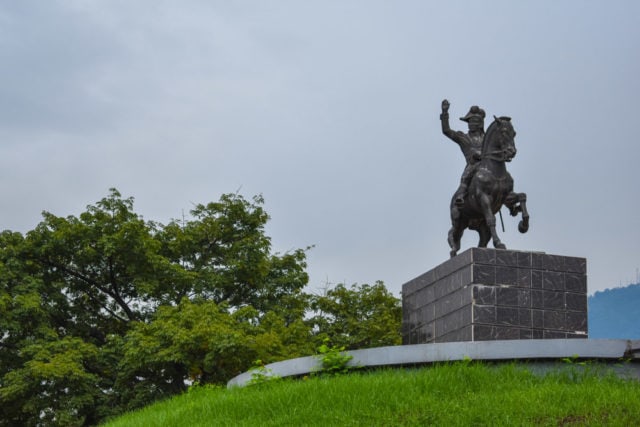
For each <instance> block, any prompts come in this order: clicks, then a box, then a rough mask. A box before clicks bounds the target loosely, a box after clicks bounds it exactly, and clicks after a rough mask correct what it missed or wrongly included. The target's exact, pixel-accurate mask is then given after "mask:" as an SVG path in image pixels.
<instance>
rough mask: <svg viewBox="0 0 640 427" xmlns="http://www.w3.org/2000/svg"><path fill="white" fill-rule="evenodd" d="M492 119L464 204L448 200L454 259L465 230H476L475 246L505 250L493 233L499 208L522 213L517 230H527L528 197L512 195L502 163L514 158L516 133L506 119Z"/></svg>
mask: <svg viewBox="0 0 640 427" xmlns="http://www.w3.org/2000/svg"><path fill="white" fill-rule="evenodd" d="M493 117H494V121H493V123H491V125H490V126H489V128H488V129H487V132H486V133H485V136H484V139H483V143H482V144H483V145H482V154H481V158H480V161H479V162H478V164H477V165H476V168H475V171H474V174H473V176H472V178H471V181H470V183H469V188H468V191H467V193H466V195H465V197H464V203H463V204H462V205H461V206H460V205H459V204H456V202H455V197H456V196H455V195H454V197H453V198H452V199H451V229H450V230H449V238H448V240H449V246H450V247H451V252H450V255H451V257H454V256H455V255H456V254H457V253H458V250H460V239H461V238H462V234H463V233H464V230H465V228H469V229H470V230H476V231H477V232H478V234H479V235H480V242H479V243H478V247H481V248H486V247H487V244H488V243H489V240H491V239H493V245H494V247H496V248H497V249H506V246H505V245H504V244H503V243H502V242H501V240H500V238H499V237H498V233H497V232H496V218H495V214H496V212H498V211H499V210H500V208H501V207H502V205H504V206H506V207H507V208H508V209H509V213H510V214H511V215H512V216H516V215H517V214H518V212H522V220H521V221H520V223H519V224H518V230H519V231H520V232H521V233H526V232H527V230H528V229H529V213H528V212H527V203H526V202H527V195H526V194H525V193H514V191H513V178H511V175H510V174H509V172H507V168H506V165H505V163H506V162H510V161H511V159H513V157H514V156H515V155H516V147H515V142H514V138H515V136H516V132H515V130H514V129H513V125H512V124H511V118H509V117H496V116H493Z"/></svg>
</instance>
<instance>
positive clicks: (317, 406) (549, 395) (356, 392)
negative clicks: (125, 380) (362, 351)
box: [107, 362, 640, 427]
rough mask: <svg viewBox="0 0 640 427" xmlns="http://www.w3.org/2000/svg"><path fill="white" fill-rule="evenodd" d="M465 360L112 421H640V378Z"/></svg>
mask: <svg viewBox="0 0 640 427" xmlns="http://www.w3.org/2000/svg"><path fill="white" fill-rule="evenodd" d="M569 368H570V369H568V370H564V371H562V372H560V371H558V372H556V373H552V374H547V375H544V376H540V375H534V374H532V373H531V372H530V371H529V370H527V369H526V367H522V366H521V365H515V364H514V365H502V366H499V367H492V366H488V365H484V364H477V363H469V362H460V363H455V364H443V365H435V366H431V367H428V368H421V369H409V370H405V369H396V370H391V369H389V370H383V371H371V372H359V373H352V374H349V375H343V376H338V377H325V378H309V379H303V380H281V381H274V382H270V383H266V384H260V385H255V386H250V387H246V388H235V389H231V390H227V389H225V388H213V387H193V388H191V389H190V391H189V392H188V393H186V394H184V395H181V396H177V397H175V398H173V399H170V400H167V401H164V402H160V403H157V404H154V405H151V406H149V407H146V408H144V409H142V410H140V411H137V412H134V413H130V414H126V415H124V416H123V417H120V418H118V419H116V420H114V421H112V422H111V423H109V424H107V425H108V426H110V427H116V426H127V427H129V426H315V425H317V426H401V425H408V426H413V425H415V426H423V425H446V426H450V425H452V426H455V425H464V426H468V425H550V426H556V425H603V424H605V425H614V426H615V425H620V426H630V425H638V423H639V422H640V383H639V382H637V381H632V380H621V379H619V378H616V377H614V376H612V375H604V376H603V375H598V374H596V373H593V372H592V371H593V370H594V369H596V367H595V366H592V367H587V369H583V367H581V366H575V367H573V366H571V367H569Z"/></svg>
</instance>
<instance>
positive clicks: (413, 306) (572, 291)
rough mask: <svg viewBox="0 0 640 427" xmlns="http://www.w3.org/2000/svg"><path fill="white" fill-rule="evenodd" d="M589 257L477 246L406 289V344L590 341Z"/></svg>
mask: <svg viewBox="0 0 640 427" xmlns="http://www.w3.org/2000/svg"><path fill="white" fill-rule="evenodd" d="M586 272H587V260H586V259H585V258H576V257H568V256H559V255H547V254H545V253H541V252H521V251H511V250H499V249H487V248H471V249H469V250H467V251H465V252H463V253H461V254H459V255H457V256H456V257H454V258H451V259H449V260H448V261H446V262H444V263H442V264H440V265H439V266H437V267H436V268H434V269H433V270H430V271H428V272H426V273H425V274H423V275H421V276H419V277H417V278H415V279H413V280H411V281H409V282H407V283H405V284H404V285H403V286H402V334H403V344H423V343H430V342H435V343H440V342H454V341H487V340H509V339H533V338H535V339H539V338H587V275H586Z"/></svg>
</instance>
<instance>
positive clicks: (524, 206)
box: [518, 193, 529, 233]
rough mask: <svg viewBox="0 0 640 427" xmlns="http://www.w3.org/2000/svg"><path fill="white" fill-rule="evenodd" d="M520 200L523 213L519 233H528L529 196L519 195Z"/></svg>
mask: <svg viewBox="0 0 640 427" xmlns="http://www.w3.org/2000/svg"><path fill="white" fill-rule="evenodd" d="M518 200H519V201H520V210H521V211H522V220H520V222H519V223H518V231H519V232H521V233H526V232H527V231H528V230H529V212H528V211H527V195H526V194H525V193H518Z"/></svg>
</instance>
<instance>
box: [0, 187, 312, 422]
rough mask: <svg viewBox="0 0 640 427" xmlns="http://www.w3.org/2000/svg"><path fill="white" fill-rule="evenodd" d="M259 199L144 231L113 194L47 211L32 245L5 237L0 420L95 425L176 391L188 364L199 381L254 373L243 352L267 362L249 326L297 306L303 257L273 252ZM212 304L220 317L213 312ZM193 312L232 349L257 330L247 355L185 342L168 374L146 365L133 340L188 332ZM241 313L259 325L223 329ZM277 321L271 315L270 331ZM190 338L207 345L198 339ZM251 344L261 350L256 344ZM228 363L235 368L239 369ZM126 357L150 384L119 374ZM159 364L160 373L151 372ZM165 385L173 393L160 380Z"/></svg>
mask: <svg viewBox="0 0 640 427" xmlns="http://www.w3.org/2000/svg"><path fill="white" fill-rule="evenodd" d="M262 203H263V201H262V199H261V198H260V197H256V198H254V199H253V201H251V202H250V201H247V200H245V199H244V198H243V197H242V196H239V195H237V194H235V195H223V196H222V197H221V198H220V200H219V201H218V202H215V203H209V204H207V205H197V206H196V207H195V208H194V210H193V211H192V215H193V218H192V219H190V220H188V221H184V222H182V223H181V222H178V221H171V222H170V223H169V224H168V225H166V226H163V225H162V224H159V223H155V222H151V221H144V220H143V218H142V217H141V216H140V215H138V214H137V213H135V212H134V210H133V199H132V198H122V196H121V194H120V193H119V192H118V191H117V190H115V189H111V190H110V192H109V194H108V196H107V197H105V198H103V199H102V200H100V201H99V202H97V203H96V204H94V205H89V206H87V209H86V211H85V212H83V213H81V214H80V215H79V216H77V217H76V216H67V217H59V216H56V215H54V214H52V213H49V212H44V213H43V220H42V222H41V223H40V224H38V226H37V227H36V228H35V229H34V230H32V231H30V232H28V233H27V234H26V236H23V235H21V234H20V233H13V232H10V231H5V232H3V233H1V234H0V314H1V315H2V318H0V362H2V365H1V366H0V387H1V388H2V392H0V408H1V409H0V414H2V415H3V418H2V420H10V421H7V422H8V423H9V424H24V425H30V424H45V425H46V424H60V423H62V424H68V425H74V424H93V423H96V422H98V421H99V420H100V419H102V418H103V417H104V416H105V415H107V414H109V413H113V412H114V411H115V412H117V411H119V410H122V409H123V408H130V407H131V405H132V403H133V404H135V403H136V402H137V403H139V404H143V403H146V402H148V401H150V399H153V398H155V397H158V396H164V395H168V394H170V393H175V392H179V391H181V390H183V389H184V387H185V378H187V377H188V375H190V374H192V370H193V369H194V366H196V365H197V363H196V361H200V362H198V363H200V364H201V365H202V366H201V369H202V374H201V378H200V380H201V381H204V382H209V381H212V382H222V381H223V380H224V379H225V378H227V377H228V376H229V375H232V374H233V373H235V372H237V370H238V369H239V368H238V366H241V365H242V364H240V365H238V363H240V362H242V363H244V364H245V365H246V367H248V366H249V365H250V362H247V360H248V359H247V358H251V354H254V353H255V354H258V353H262V354H267V353H268V351H267V350H260V349H264V348H265V343H266V342H267V341H269V339H266V338H264V337H265V336H266V335H267V331H266V330H265V331H263V332H261V333H259V332H257V331H254V329H255V328H256V327H258V326H260V322H261V319H262V318H263V317H265V316H266V313H268V312H270V310H271V308H278V303H279V301H280V300H286V301H289V303H288V304H290V305H291V306H300V305H301V304H303V302H301V301H303V300H304V298H302V297H301V295H302V294H301V289H302V288H303V287H304V285H305V284H306V282H307V275H306V273H305V271H304V270H305V267H306V264H305V253H304V251H303V250H296V251H294V252H292V253H288V254H284V255H279V254H273V253H271V242H270V239H269V237H267V236H266V235H265V232H264V225H265V224H266V222H267V220H268V215H267V214H266V213H265V212H264V211H263V209H262V207H261V206H260V205H261V204H262ZM185 298H187V299H186V300H185ZM183 301H184V302H183ZM196 303H197V304H196ZM210 303H211V304H215V305H216V307H217V306H218V305H220V307H225V309H224V310H226V311H228V313H227V314H224V313H223V312H220V313H218V314H217V315H216V316H217V317H216V316H213V315H212V314H211V313H213V312H214V311H215V310H214V309H213V308H211V307H210V306H209V305H208V304H210ZM189 304H193V307H192V306H190V305H189ZM254 307H255V308H254ZM172 310H173V311H172ZM198 310H203V311H205V312H206V313H209V318H212V319H213V320H212V322H213V323H212V325H214V326H215V330H216V331H217V332H216V333H217V335H215V336H217V337H221V336H224V337H227V338H225V339H226V340H227V341H229V340H231V339H232V338H233V339H235V337H236V336H237V335H238V334H239V335H238V336H240V337H243V336H245V335H247V331H252V332H251V334H252V335H251V334H249V335H251V340H249V341H247V343H248V344H246V345H249V344H251V345H250V346H249V347H246V348H245V347H242V345H244V344H242V343H243V342H244V341H242V340H240V341H239V342H238V343H235V344H233V345H230V344H229V345H230V346H231V348H234V349H235V350H236V351H234V352H227V353H225V352H224V351H223V348H222V347H215V345H220V346H222V345H223V341H224V340H223V341H221V342H212V343H211V344H210V345H209V350H208V351H207V352H206V354H205V353H202V351H199V350H198V348H197V347H194V346H189V345H188V344H189V342H188V340H186V341H176V342H174V343H173V346H172V347H171V348H172V349H173V350H175V351H176V353H175V354H174V356H176V355H177V356H176V357H177V359H176V360H175V363H173V364H172V363H169V362H166V363H165V362H162V361H161V360H155V359H153V358H149V357H146V356H145V353H144V351H145V347H144V346H136V345H134V344H131V343H136V342H138V343H140V342H141V341H140V339H141V338H140V337H142V336H145V335H144V334H143V332H145V331H146V332H145V333H147V335H148V336H149V337H153V339H154V340H156V341H157V342H163V341H162V340H160V339H159V338H158V335H157V334H156V333H155V332H157V333H158V334H159V333H160V329H158V328H155V329H154V324H159V325H163V324H164V325H165V326H166V325H170V324H173V325H174V326H175V328H174V329H180V328H182V330H185V331H186V330H189V328H188V327H187V325H188V322H189V321H190V320H189V316H190V313H194V312H198ZM206 310H210V311H206ZM212 310H213V311H212ZM224 310H223V311H224ZM245 312H254V313H255V315H254V324H253V326H251V325H252V324H251V323H249V322H244V323H243V322H237V321H236V322H235V323H234V322H231V323H225V322H227V320H228V317H229V316H232V315H231V314H229V313H234V314H233V316H237V315H240V314H241V313H245ZM236 313H237V314H236ZM201 314H202V313H201ZM167 316H169V317H170V318H171V319H172V322H173V323H170V322H169V321H168V320H167ZM172 316H173V317H172ZM211 316H213V317H211ZM274 316H275V317H276V318H277V317H278V315H275V314H270V315H269V316H267V318H269V319H272V320H270V322H271V323H273V324H276V323H277V322H274V321H273V318H274ZM300 316H301V315H297V317H296V315H291V314H290V315H289V319H287V320H285V319H282V320H281V322H282V324H294V323H295V324H300V322H301V320H300ZM180 317H185V319H180ZM203 318H207V317H206V316H204V315H203ZM152 319H153V322H152V321H151V320H152ZM214 320H215V321H214ZM154 322H155V323H154ZM296 322H297V323H296ZM199 325H201V326H202V324H201V323H199ZM249 326H251V328H254V329H251V328H249ZM212 327H213V326H212ZM260 327H262V326H260ZM225 328H226V329H225ZM243 328H244V329H243ZM247 328H249V329H247ZM262 328H263V330H264V327H262ZM272 329H273V328H272ZM149 331H151V332H149ZM225 331H226V332H225ZM269 333H271V332H269ZM192 334H193V335H194V336H195V337H201V335H199V332H198V331H197V330H196V331H192ZM225 334H226V335H225ZM249 335H247V336H249ZM174 338H175V337H174ZM136 339H138V341H136ZM149 339H151V338H149ZM243 339H244V338H243ZM246 339H247V340H248V339H249V338H246ZM255 339H258V341H260V340H262V341H261V342H262V343H263V344H261V345H256V344H255V343H256V342H258V341H255ZM285 341H286V339H285ZM290 341H291V340H290ZM214 344H215V345H214ZM284 345H285V344H282V345H278V346H276V347H278V348H280V347H282V348H285V347H283V346H284ZM234 346H236V347H234ZM237 346H240V347H237ZM216 349H217V350H216ZM136 351H139V352H140V354H139V355H138V356H136V355H135V352H136ZM286 351H287V350H279V352H280V354H282V353H286ZM252 352H253V353H252ZM203 354H205V356H203V357H204V359H202V360H200V356H202V355H203ZM143 356H144V357H143ZM155 357H160V356H158V355H156V356H155ZM233 357H235V358H239V359H238V362H237V363H235V364H234V363H232V362H231V360H232V358H233ZM123 358H124V359H126V360H134V359H136V358H138V359H139V361H140V360H141V361H147V362H148V363H147V365H145V366H138V367H137V368H136V369H137V371H136V372H141V373H144V372H145V371H146V372H150V373H152V375H151V374H150V375H147V376H146V377H144V378H145V381H146V382H145V381H137V382H136V381H133V382H131V381H128V379H127V378H126V376H124V377H123V375H122V372H121V368H124V367H126V368H128V369H129V368H131V366H133V364H129V365H122V366H120V365H119V363H120V362H119V361H120V360H122V359H123ZM160 362H162V363H164V364H163V369H162V370H160V371H158V370H157V369H155V367H157V366H159V364H161V363H160ZM234 366H235V367H234ZM242 366H244V365H242ZM185 369H186V370H185ZM172 370H173V371H172ZM185 373H186V374H185ZM129 379H130V378H129ZM167 379H170V380H173V381H174V383H173V384H171V383H169V385H167V384H165V383H164V381H165V380H167ZM227 379H228V378H227ZM130 386H133V387H137V390H138V391H139V393H137V394H136V398H137V399H138V400H137V401H136V400H132V401H127V400H126V399H125V398H124V396H127V392H128V388H127V387H130ZM158 390H161V391H162V390H164V392H166V393H164V394H163V393H161V392H158ZM2 420H0V422H1V421H2Z"/></svg>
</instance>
